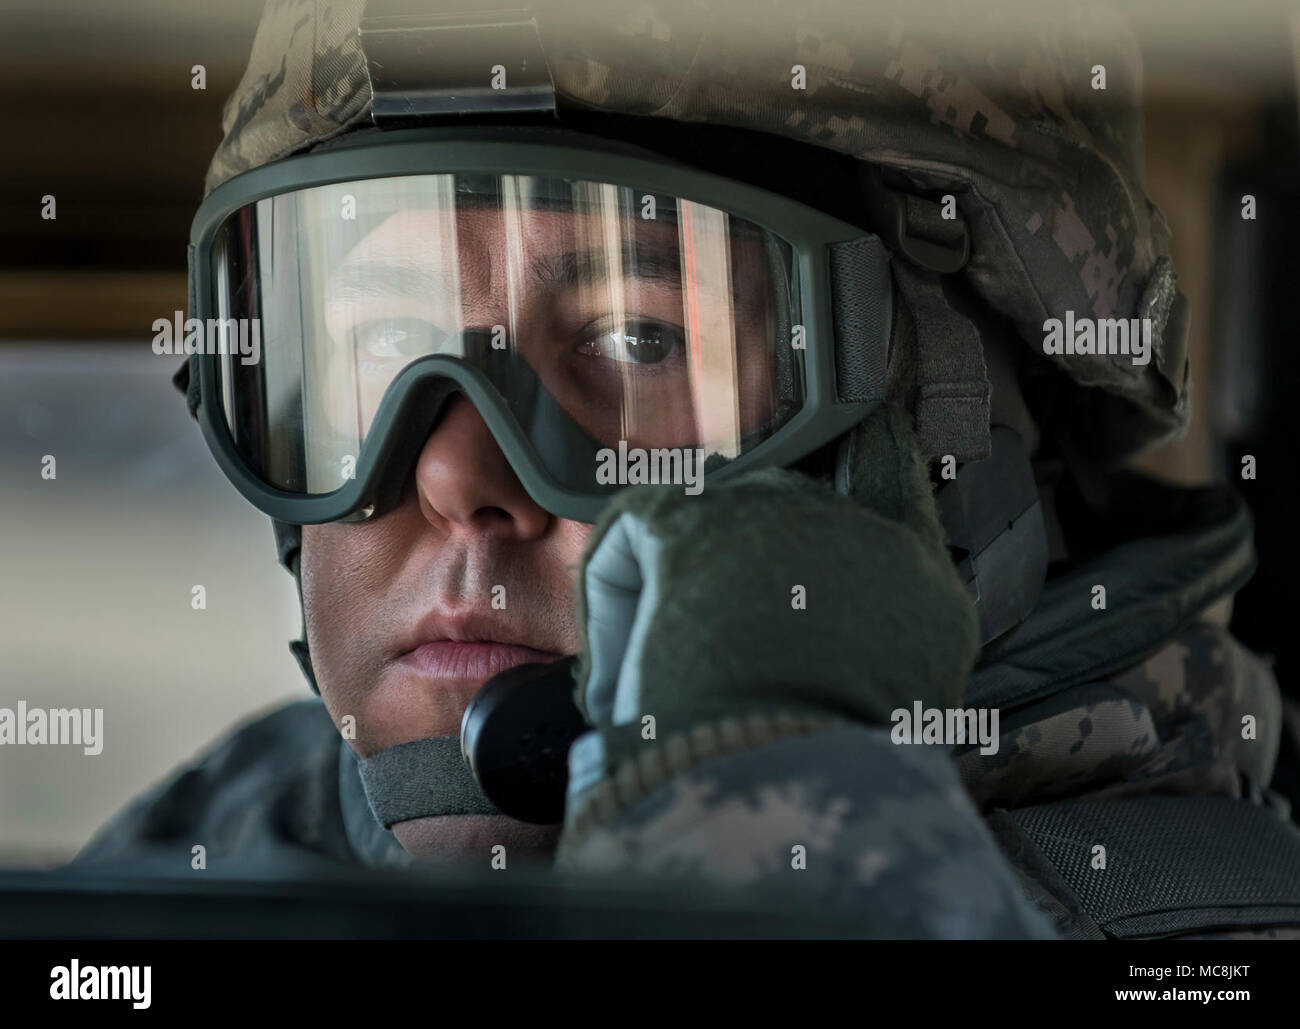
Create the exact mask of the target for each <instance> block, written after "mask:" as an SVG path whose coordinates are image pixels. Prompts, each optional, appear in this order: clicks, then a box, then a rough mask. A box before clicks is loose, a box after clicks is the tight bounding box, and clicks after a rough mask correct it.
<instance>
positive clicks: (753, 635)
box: [576, 469, 978, 739]
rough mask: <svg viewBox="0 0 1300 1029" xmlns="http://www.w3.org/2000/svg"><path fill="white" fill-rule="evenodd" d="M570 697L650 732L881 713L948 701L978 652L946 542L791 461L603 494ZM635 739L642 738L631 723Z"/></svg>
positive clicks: (878, 716) (588, 709)
mask: <svg viewBox="0 0 1300 1029" xmlns="http://www.w3.org/2000/svg"><path fill="white" fill-rule="evenodd" d="M579 603H580V610H579V616H580V619H581V624H582V625H583V631H584V649H583V654H582V660H581V662H580V664H579V666H578V670H577V673H576V678H577V683H578V688H577V701H578V704H579V706H580V707H581V708H582V709H583V711H584V712H585V714H586V715H587V718H588V719H589V720H590V722H591V723H592V725H593V726H595V727H596V728H598V729H604V728H608V727H612V726H620V725H627V726H629V730H625V731H624V735H627V732H628V731H630V728H631V726H633V725H635V726H637V727H641V726H642V724H643V719H644V717H645V716H647V715H650V716H653V718H654V734H655V736H656V737H657V738H663V737H664V736H666V735H668V734H670V733H674V732H681V731H684V730H687V729H689V728H690V727H691V726H692V725H694V724H698V723H699V722H701V721H707V720H711V719H717V718H720V717H722V716H725V715H734V716H743V715H745V714H746V713H748V712H755V711H757V712H774V711H788V712H794V713H802V714H814V713H821V714H826V715H832V716H839V717H842V718H847V719H850V720H854V721H857V722H863V723H871V724H886V723H888V722H889V721H890V714H891V712H892V711H894V710H895V709H897V708H908V709H909V710H910V709H911V707H912V704H913V703H914V702H915V701H918V700H919V701H921V702H922V704H923V705H924V706H926V707H931V706H937V707H950V706H954V705H955V704H956V702H957V701H958V700H959V698H960V696H961V693H962V689H963V686H964V684H965V681H966V677H967V675H968V674H969V672H970V669H971V667H972V665H973V663H974V658H975V655H976V653H977V651H978V639H977V634H978V624H977V619H976V616H975V612H974V608H973V606H972V604H971V601H970V599H969V597H968V596H967V594H966V591H965V589H964V588H963V586H962V584H961V582H960V581H959V579H958V578H957V575H956V573H955V572H954V570H953V568H952V565H951V562H950V561H949V559H948V555H947V552H946V550H945V549H943V548H942V547H941V546H939V545H938V542H937V539H936V538H934V536H933V534H927V533H924V532H918V531H915V530H914V529H912V528H910V527H908V526H907V525H904V524H903V523H901V522H898V521H892V520H889V519H886V518H884V517H882V516H881V515H879V514H877V513H876V512H875V511H873V510H871V509H870V508H868V507H866V506H864V505H863V504H862V503H859V502H857V501H854V500H850V499H848V498H846V497H843V496H840V495H838V494H837V493H835V492H834V491H833V490H831V489H830V488H829V487H828V486H825V485H823V484H822V483H820V482H817V481H815V480H813V479H811V478H808V477H807V476H803V475H800V474H797V473H794V472H789V471H783V470H778V469H766V470H763V471H759V472H754V473H750V474H748V475H744V476H741V477H739V478H738V479H736V480H734V481H733V482H732V483H728V484H726V485H721V486H714V487H713V488H710V489H706V490H705V491H704V492H703V493H701V494H700V495H698V496H686V495H684V494H683V493H681V492H679V491H677V490H673V489H666V488H663V487H634V488H631V489H628V490H625V491H624V492H622V493H621V494H619V495H618V496H617V497H616V498H615V499H614V500H613V501H612V502H611V505H610V507H609V509H608V510H607V511H606V512H605V514H604V516H603V517H602V518H601V520H600V522H599V523H598V524H597V525H596V527H595V529H594V530H593V532H592V535H591V538H590V539H589V541H588V544H587V549H586V553H585V556H584V561H583V566H582V572H581V576H580V583H579ZM641 738H643V739H644V738H646V737H645V734H644V733H642V734H641Z"/></svg>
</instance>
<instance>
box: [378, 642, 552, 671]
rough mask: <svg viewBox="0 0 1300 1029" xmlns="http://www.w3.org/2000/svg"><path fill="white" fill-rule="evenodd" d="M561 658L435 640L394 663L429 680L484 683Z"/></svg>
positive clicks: (522, 649) (539, 652) (492, 645)
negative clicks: (510, 671)
mask: <svg viewBox="0 0 1300 1029" xmlns="http://www.w3.org/2000/svg"><path fill="white" fill-rule="evenodd" d="M563 656H564V655H562V654H555V653H552V652H550V651H546V650H534V649H533V648H532V647H522V646H519V645H517V644H513V643H493V642H491V641H480V642H473V643H471V642H464V641H459V640H437V641H435V642H431V643H422V644H420V645H419V646H418V647H416V648H415V649H414V650H408V651H407V652H406V653H405V654H402V655H401V657H399V658H398V660H397V663H398V664H400V665H405V666H406V667H407V668H410V669H413V670H414V671H415V672H417V673H418V674H420V675H421V676H424V677H426V678H429V679H482V680H487V679H490V678H492V676H494V675H497V674H498V673H500V672H504V671H505V670H506V669H507V668H514V667H515V666H516V665H526V664H531V663H533V662H550V661H558V660H560V658H562V657H563Z"/></svg>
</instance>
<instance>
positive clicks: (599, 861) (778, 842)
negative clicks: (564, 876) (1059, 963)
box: [559, 725, 1057, 939]
mask: <svg viewBox="0 0 1300 1029" xmlns="http://www.w3.org/2000/svg"><path fill="white" fill-rule="evenodd" d="M696 735H697V737H698V736H699V735H700V733H697V734H696ZM717 735H719V736H725V735H727V731H726V730H725V729H721V730H719V732H718V734H717ZM732 735H733V736H734V735H736V733H735V732H733V733H732ZM679 749H680V748H679ZM719 749H725V748H719ZM672 751H673V748H672V745H671V744H668V745H664V746H659V747H647V748H645V750H644V753H643V754H642V755H640V756H639V757H629V758H626V759H625V760H623V761H622V762H621V764H620V765H619V767H618V768H617V769H616V770H614V771H613V774H612V775H610V776H608V777H606V778H605V779H604V780H603V781H602V782H600V783H599V784H598V785H597V786H596V787H595V788H594V789H593V790H590V791H589V792H588V793H587V794H585V795H584V796H583V797H582V799H581V802H580V803H578V804H577V805H576V810H574V807H575V805H573V804H572V803H571V810H570V813H569V817H568V819H567V820H566V827H565V830H564V834H563V836H562V838H561V844H560V853H559V863H560V865H561V866H562V867H564V868H565V869H566V870H583V871H586V872H591V873H618V872H620V871H626V872H629V873H638V874H652V875H665V876H675V877H683V876H684V877H687V878H691V879H695V880H700V879H702V880H705V881H708V882H711V883H716V884H719V885H723V884H725V885H726V886H727V887H729V888H733V889H740V890H752V891H753V892H754V893H755V896H758V895H764V896H773V895H778V896H781V897H784V898H787V899H792V900H799V901H806V902H807V903H808V904H809V905H813V906H816V907H817V908H819V909H821V910H828V909H829V910H833V911H834V912H836V914H837V916H838V917H839V918H841V919H843V920H844V921H846V922H847V923H849V924H850V925H851V926H852V927H854V928H856V929H857V930H860V931H861V932H862V933H863V934H865V935H872V936H881V937H940V938H972V937H974V938H990V937H996V938H1023V937H1030V938H1039V939H1050V938H1057V934H1056V933H1055V932H1054V930H1053V929H1052V927H1051V926H1050V925H1049V923H1048V921H1047V920H1046V918H1045V917H1044V916H1043V915H1042V914H1041V913H1040V912H1039V911H1038V910H1036V909H1035V908H1034V907H1033V906H1032V905H1031V904H1030V903H1029V902H1028V901H1027V900H1026V899H1025V896H1024V894H1023V892H1022V890H1021V888H1020V886H1019V884H1018V882H1017V880H1016V877H1015V874H1014V873H1013V871H1012V869H1011V867H1010V866H1009V865H1008V864H1007V862H1006V861H1005V859H1004V858H1003V856H1002V854H1001V852H1000V851H999V849H998V847H997V845H996V843H995V842H994V840H993V838H992V836H991V834H990V833H989V831H988V829H987V828H986V827H985V825H984V823H983V822H982V821H981V819H980V817H979V814H978V812H977V811H976V810H975V808H974V806H973V804H972V803H971V801H970V799H969V798H968V797H967V795H966V793H965V791H964V789H963V788H962V785H961V783H960V781H959V779H958V777H957V774H956V770H955V768H954V766H953V764H952V762H951V760H950V759H949V758H948V756H947V755H946V753H945V752H944V751H943V750H942V749H941V748H938V747H926V746H920V745H897V744H895V743H894V742H892V740H891V739H890V735H889V732H888V730H886V729H880V728H867V727H863V726H858V725H842V726H840V727H838V728H831V729H824V730H821V731H815V732H810V733H805V734H799V735H790V736H787V737H785V738H782V739H776V740H772V741H771V742H768V743H766V744H760V745H758V746H751V747H746V748H743V749H738V750H734V751H732V752H728V753H721V754H719V755H717V756H715V757H712V758H709V759H705V760H703V761H700V762H699V763H696V764H694V765H693V767H690V768H689V769H687V770H685V771H680V772H677V773H675V774H667V775H666V774H665V770H666V768H668V767H669V766H671V765H674V764H678V763H680V761H679V760H678V759H677V758H676V757H674V755H673V753H672Z"/></svg>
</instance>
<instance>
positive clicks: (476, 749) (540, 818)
mask: <svg viewBox="0 0 1300 1029" xmlns="http://www.w3.org/2000/svg"><path fill="white" fill-rule="evenodd" d="M577 660H578V659H577V657H576V656H574V657H568V658H565V659H564V660H562V661H555V662H551V663H548V664H527V665H517V666H515V667H514V668H507V669H506V670H505V671H504V672H502V673H501V674H500V675H495V676H493V677H492V678H491V679H489V680H488V681H487V682H486V683H484V684H483V688H482V689H480V690H479V691H478V693H477V695H476V696H475V697H474V699H473V700H472V701H470V704H469V707H467V708H466V709H465V717H464V718H463V719H461V723H460V752H461V756H462V757H463V758H464V759H465V764H466V765H467V766H468V767H469V770H470V774H471V775H473V776H474V779H475V781H476V782H477V783H478V784H479V788H480V789H481V790H482V791H483V794H484V796H486V797H487V799H488V800H490V801H491V802H492V803H493V804H495V805H496V806H497V807H498V808H499V809H500V810H501V812H502V813H503V814H506V815H509V816H510V817H511V818H517V819H518V820H519V821H521V822H532V823H534V824H537V825H550V824H553V823H555V822H560V821H563V819H564V796H565V790H566V788H567V787H568V784H569V761H568V757H569V746H570V744H572V743H573V741H574V740H575V739H577V738H578V737H579V736H580V735H582V734H583V733H584V732H586V731H587V730H589V729H590V728H591V726H590V725H588V724H587V721H586V719H584V718H583V716H582V712H581V711H579V710H578V705H577V704H576V703H575V702H574V699H573V686H574V683H573V666H574V664H575V663H576V662H577Z"/></svg>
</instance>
